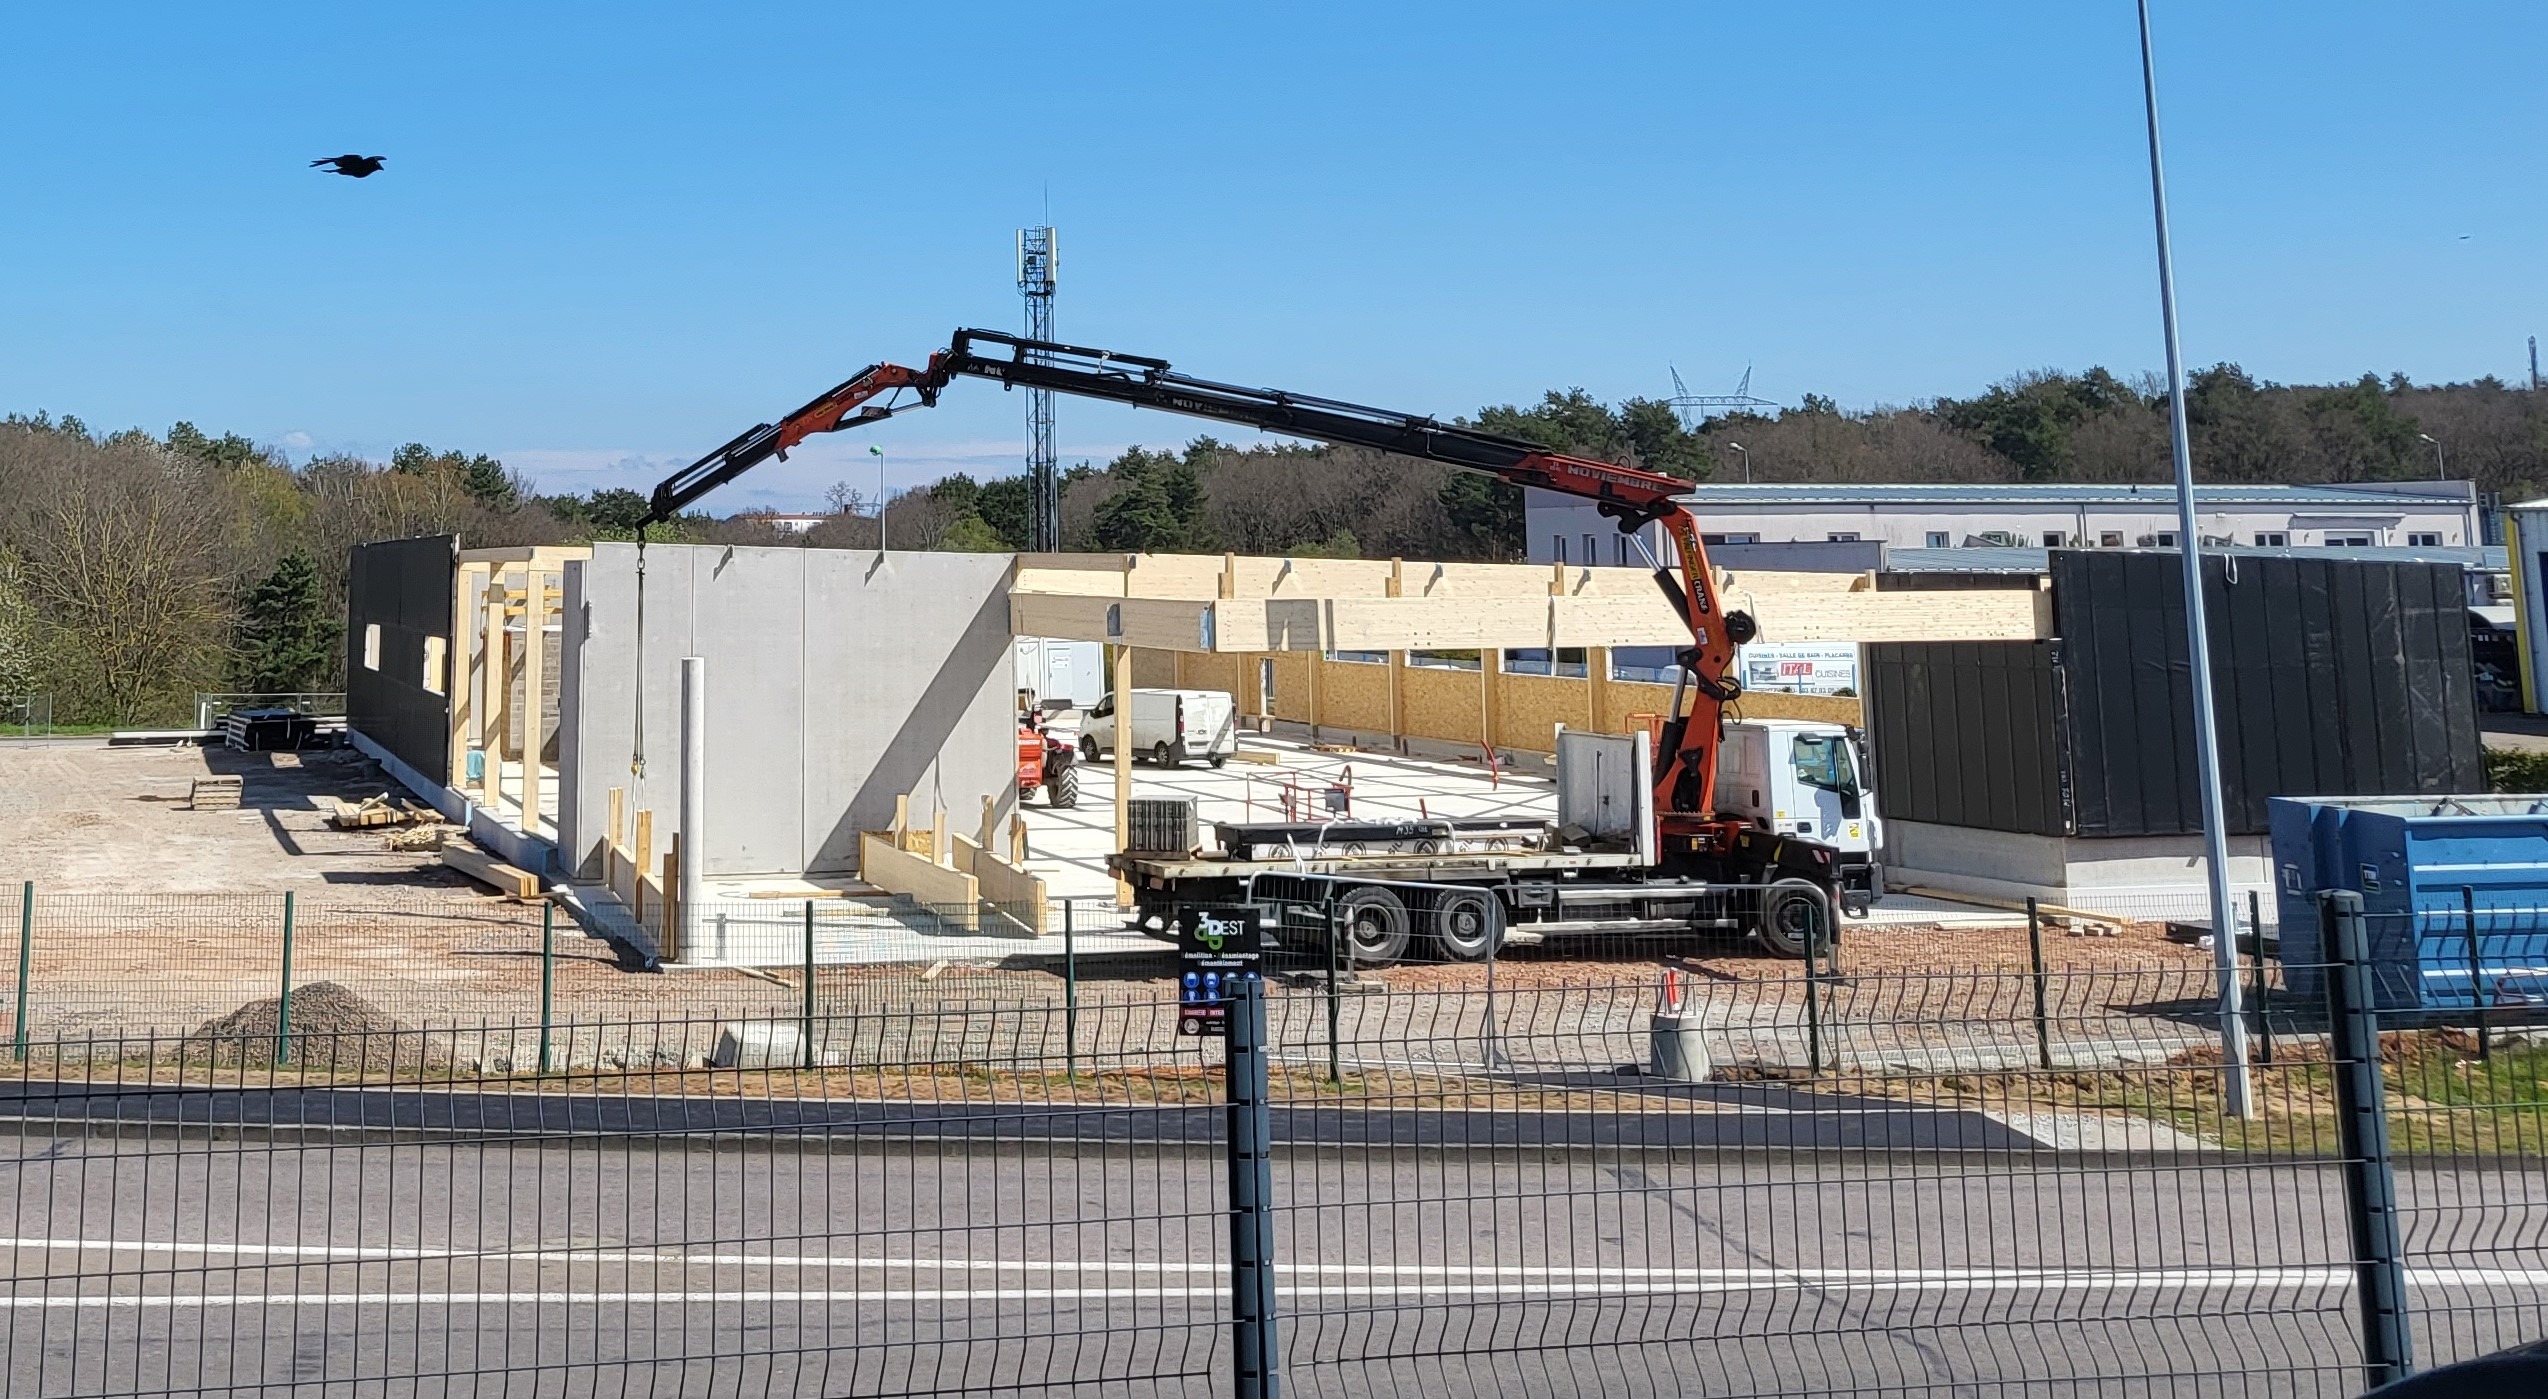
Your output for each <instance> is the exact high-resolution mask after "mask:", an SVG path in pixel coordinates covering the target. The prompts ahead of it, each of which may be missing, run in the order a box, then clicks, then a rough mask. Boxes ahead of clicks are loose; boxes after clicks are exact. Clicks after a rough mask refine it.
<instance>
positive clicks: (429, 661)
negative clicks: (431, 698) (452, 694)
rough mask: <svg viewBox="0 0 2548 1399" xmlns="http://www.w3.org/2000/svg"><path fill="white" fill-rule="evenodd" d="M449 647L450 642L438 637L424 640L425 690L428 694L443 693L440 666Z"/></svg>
mask: <svg viewBox="0 0 2548 1399" xmlns="http://www.w3.org/2000/svg"><path fill="white" fill-rule="evenodd" d="M450 645H451V643H450V642H448V641H445V640H443V639H442V638H441V637H438V636H429V637H426V638H425V689H426V691H427V692H428V693H431V694H437V695H439V694H442V693H444V688H443V679H442V665H443V658H444V656H445V655H446V654H447V653H448V651H449V648H450Z"/></svg>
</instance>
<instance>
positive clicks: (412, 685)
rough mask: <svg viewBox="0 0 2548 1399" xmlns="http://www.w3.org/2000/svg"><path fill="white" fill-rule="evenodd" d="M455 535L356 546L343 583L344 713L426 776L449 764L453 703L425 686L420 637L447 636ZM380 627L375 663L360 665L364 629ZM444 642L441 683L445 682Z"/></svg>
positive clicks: (442, 771) (457, 544) (457, 550)
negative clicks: (372, 666) (377, 663)
mask: <svg viewBox="0 0 2548 1399" xmlns="http://www.w3.org/2000/svg"><path fill="white" fill-rule="evenodd" d="M459 558H460V540H459V538H458V537H457V536H455V535H448V534H437V535H426V536H424V537H421V538H417V539H388V540H382V541H380V542H378V543H374V544H357V545H355V546H354V551H353V556H352V558H351V559H350V560H349V561H348V566H347V569H346V580H345V583H346V586H345V715H346V722H347V723H349V724H351V725H352V726H353V727H354V728H355V729H356V730H358V731H360V732H361V733H362V734H363V736H364V737H366V738H369V739H371V740H372V741H373V742H375V743H378V744H379V745H380V746H382V747H383V748H386V749H388V750H389V751H390V752H392V753H395V754H397V755H398V757H399V758H400V759H401V760H403V761H404V762H406V763H407V764H408V765H409V766H410V767H413V768H415V769H416V770H417V771H418V772H420V773H423V774H424V775H425V776H427V777H429V778H434V779H436V780H439V779H441V778H442V777H443V776H444V774H446V773H448V772H450V770H451V702H450V700H449V699H448V697H446V696H443V695H438V694H435V693H434V692H433V691H431V690H429V689H426V688H425V638H427V637H429V636H439V637H442V638H445V640H446V643H447V642H448V640H449V638H450V637H451V634H452V627H451V622H452V618H451V590H452V586H453V579H454V574H455V572H456V570H457V569H458V567H459ZM374 626H377V627H379V628H380V669H378V670H376V671H375V670H371V669H369V668H367V667H365V666H364V664H363V643H364V634H365V632H366V630H367V629H368V628H370V627H374ZM457 649H458V648H457V647H455V646H451V645H448V644H446V646H445V648H444V650H445V653H446V659H445V660H444V663H443V677H442V682H441V683H443V684H444V685H445V686H448V685H449V683H450V681H449V676H450V673H451V662H450V660H449V659H448V655H449V653H450V652H452V651H455V650H457Z"/></svg>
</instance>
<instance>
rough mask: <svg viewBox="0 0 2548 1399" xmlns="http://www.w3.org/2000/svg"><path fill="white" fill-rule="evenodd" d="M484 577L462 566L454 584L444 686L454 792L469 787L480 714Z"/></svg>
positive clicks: (479, 570) (483, 573) (482, 571)
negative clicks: (473, 729) (478, 635)
mask: <svg viewBox="0 0 2548 1399" xmlns="http://www.w3.org/2000/svg"><path fill="white" fill-rule="evenodd" d="M485 576H486V569H485V568H484V567H482V566H480V565H477V564H462V565H461V566H460V572H459V576H458V577H457V578H455V579H454V580H453V581H452V599H451V602H452V606H451V649H450V652H449V656H450V661H449V664H450V666H451V673H450V675H449V676H448V677H446V678H445V680H444V682H443V701H444V703H445V704H446V705H448V706H449V708H450V711H451V771H450V773H449V774H448V775H447V776H446V777H445V778H444V785H446V786H448V787H450V788H451V790H453V791H455V792H465V791H467V790H468V787H469V734H470V724H471V722H472V721H473V720H475V719H476V717H477V712H478V665H477V659H478V655H477V652H478V647H477V641H476V639H475V638H474V637H473V636H472V635H471V633H473V632H475V631H477V630H478V625H477V616H478V614H477V610H476V607H477V603H476V599H477V597H478V595H479V593H480V592H482V591H483V590H484V589H483V586H482V585H481V584H480V583H479V580H480V579H482V578H484V577H485Z"/></svg>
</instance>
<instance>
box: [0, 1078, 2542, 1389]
mask: <svg viewBox="0 0 2548 1399" xmlns="http://www.w3.org/2000/svg"><path fill="white" fill-rule="evenodd" d="M19 1126H20V1131H19V1133H18V1134H17V1135H16V1137H15V1139H14V1140H13V1141H10V1142H9V1143H8V1148H7V1149H6V1150H5V1153H4V1154H0V1191H5V1195H6V1198H7V1199H8V1200H10V1201H11V1204H10V1215H9V1218H8V1221H7V1227H6V1230H5V1233H6V1235H7V1238H6V1240H5V1246H6V1247H7V1248H8V1249H9V1250H10V1265H9V1277H10V1284H9V1287H8V1289H7V1292H6V1294H5V1306H0V1327H5V1328H6V1330H5V1337H6V1341H5V1356H6V1358H5V1362H0V1364H4V1365H5V1370H6V1380H5V1382H6V1387H7V1392H8V1393H9V1394H11V1395H19V1396H31V1395H63V1394H134V1393H153V1394H165V1393H247V1392H254V1393H301V1394H312V1395H315V1394H321V1393H325V1394H371V1393H381V1394H390V1393H395V1394H401V1395H404V1394H443V1393H455V1394H504V1395H532V1394H557V1395H570V1394H571V1395H583V1394H603V1395H620V1394H629V1395H650V1396H657V1395H660V1396H670V1395H690V1394H696V1395H736V1394H751V1395H757V1394H764V1393H767V1394H787V1395H817V1394H821V1395H845V1394H876V1393H980V1392H985V1391H993V1390H1002V1389H1013V1390H1024V1391H1027V1392H1063V1393H1067V1392H1079V1393H1088V1394H1099V1393H1103V1394H1152V1393H1177V1394H1196V1395H1204V1394H1216V1395H1217V1394H1222V1393H1226V1392H1227V1384H1226V1380H1225V1378H1224V1377H1223V1375H1222V1373H1221V1367H1222V1366H1223V1365H1224V1364H1226V1357H1227V1349H1226V1333H1227V1329H1228V1327H1227V1308H1226V1303H1225V1301H1224V1298H1225V1295H1226V1294H1225V1288H1224V1280H1225V1278H1226V1275H1227V1267H1228V1252H1227V1250H1228V1242H1227V1240H1228V1224H1227V1219H1226V1216H1225V1215H1224V1214H1223V1213H1222V1211H1223V1196H1222V1194H1221V1184H1220V1182H1221V1180H1222V1178H1223V1173H1224V1166H1223V1163H1222V1160H1221V1157H1220V1149H1219V1148H1218V1147H1217V1146H1214V1145H1211V1144H1209V1143H1207V1142H1195V1143H1191V1144H1179V1143H1177V1142H1176V1141H1175V1140H1174V1134H1170V1133H1165V1132H1158V1131H1152V1132H1143V1133H1134V1134H1131V1135H1128V1136H1126V1137H1125V1138H1123V1139H1121V1140H1115V1141H1102V1140H1078V1139H1069V1138H1067V1137H1065V1138H1063V1139H1055V1138H1053V1137H1049V1136H1048V1137H1044V1138H1036V1137H1032V1136H1024V1137H1004V1138H996V1139H995V1138H989V1137H982V1136H975V1135H964V1134H955V1135H949V1136H947V1137H945V1138H943V1139H940V1140H935V1141H932V1140H928V1139H925V1138H919V1139H915V1138H914V1137H912V1136H910V1135H908V1134H904V1135H902V1136H899V1137H898V1138H897V1139H895V1140H891V1141H862V1142H857V1143H855V1144H844V1143H842V1142H840V1141H838V1140H831V1139H828V1138H809V1137H802V1136H788V1135H779V1136H770V1135H766V1134H764V1133H760V1132H754V1131H750V1130H743V1131H736V1130H732V1129H731V1128H726V1129H722V1130H711V1131H703V1132H697V1133H696V1134H695V1135H690V1136H674V1137H668V1138H667V1137H656V1136H647V1135H639V1134H633V1133H621V1134H589V1135H576V1136H570V1137H567V1138H565V1139H563V1140H561V1139H559V1138H557V1137H553V1136H549V1137H543V1136H529V1137H516V1136H495V1135H491V1134H490V1135H484V1136H461V1137H444V1138H440V1139H414V1138H398V1137H391V1136H370V1137H357V1138H351V1139H349V1138H346V1137H343V1136H339V1135H335V1134H327V1133H313V1134H310V1135H309V1136H307V1137H306V1138H295V1137H294V1136H293V1135H292V1134H289V1133H284V1134H276V1133H273V1132H268V1131H251V1132H246V1133H241V1132H238V1131H235V1130H232V1131H220V1132H204V1131H188V1132H172V1131H169V1130H168V1129H166V1128H165V1127H160V1128H154V1129H150V1130H124V1129H120V1128H117V1129H98V1130H91V1129H77V1130H73V1129H67V1128H56V1127H54V1126H51V1125H48V1124H45V1123H41V1122H28V1121H22V1122H21V1123H20V1124H19ZM818 1141H819V1142H821V1143H822V1145H823V1147H824V1149H822V1150H819V1151H818V1150H814V1149H812V1147H813V1146H814V1145H815V1144H816V1143H817V1142H818ZM1275 1184H1276V1192H1277V1198H1278V1199H1279V1200H1280V1201H1282V1202H1283V1208H1282V1212H1281V1215H1280V1220H1279V1225H1278V1238H1279V1244H1280V1251H1281V1272H1280V1283H1281V1300H1282V1307H1283V1309H1284V1318H1283V1321H1282V1323H1281V1329H1282V1337H1283V1345H1284V1350H1285V1354H1286V1359H1287V1364H1288V1368H1287V1375H1286V1382H1287V1385H1288V1388H1289V1392H1290V1393H1292V1394H1295V1395H1300V1394H1321V1395H1324V1394H1336V1395H1349V1394H1350V1395H1366V1394H1410V1395H1413V1394H1422V1395H1426V1396H1428V1399H1431V1396H1442V1395H1449V1394H1470V1393H1480V1394H1534V1395H1538V1394H1546V1395H1564V1394H1597V1393H1598V1394H1626V1393H1633V1394H1712V1395H1719V1394H1721V1395H1732V1394H1827V1393H1839V1392H1853V1391H1854V1392H1861V1393H1869V1394H1874V1393H1883V1394H1922V1393H1928V1394H1977V1393H2003V1392H2016V1391H2032V1392H2042V1393H2061V1394H2077V1393H2091V1394H2117V1395H2122V1394H2188V1395H2192V1394H2206V1395H2209V1394H2219V1393H2225V1392H2234V1393H2241V1394H2253V1395H2264V1394H2292V1395H2342V1394H2350V1393H2352V1392H2354V1389H2353V1385H2352V1377H2351V1372H2350V1370H2349V1368H2348V1367H2349V1366H2350V1364H2351V1363H2352V1361H2353V1358H2354V1356H2355V1354H2356V1343H2355V1341H2354V1340H2353V1333H2352V1305H2353V1303H2352V1297H2353V1291H2352V1282H2351V1276H2350V1272H2349V1270H2348V1269H2347V1268H2346V1267H2345V1266H2344V1259H2345V1258H2346V1256H2347V1245H2346V1242H2345V1229H2344V1225H2343V1216H2342V1213H2341V1209H2340V1206H2339V1203H2338V1201H2339V1188H2340V1187H2339V1182H2338V1181H2337V1179H2336V1177H2335V1175H2334V1174H2333V1172H2332V1170H2331V1168H2328V1167H2325V1166H2321V1165H2305V1164H2294V1163H2288V1162H2279V1163H2255V1162H2248V1161H2231V1160H2219V1161H2213V1162H2203V1161H2190V1160H2188V1159H2187V1158H2185V1157H2183V1156H2182V1155H2176V1156H2167V1157H2150V1158H2146V1159H2136V1158H2130V1157H2119V1156H2108V1157H2101V1158H2081V1159H2075V1160H2064V1159H2062V1158H2056V1157H2052V1156H2049V1155H2046V1154H2042V1153H2006V1152H1969V1151H1941V1150H1925V1151H1924V1150H1917V1149H1900V1150H1820V1151H1803V1152H1780V1151H1761V1150H1757V1149H1750V1148H1742V1147H1736V1146H1713V1147H1711V1146H1692V1147H1685V1148H1680V1149H1660V1150H1659V1149H1628V1148H1619V1147H1609V1146H1582V1147H1568V1148H1549V1147H1495V1148H1476V1147H1450V1148H1444V1147H1429V1146H1405V1147H1386V1148H1373V1147H1365V1146H1355V1147H1336V1148H1317V1147H1310V1146H1302V1145H1294V1146H1292V1147H1289V1148H1286V1149H1285V1150H1283V1151H1282V1152H1280V1153H1279V1155H1278V1167H1277V1172H1276V1179H1275ZM2401 1188H2402V1190H2403V1191H2404V1193H2405V1195H2406V1197H2407V1200H2408V1204H2409V1207H2410V1208H2409V1215H2408V1218H2409V1223H2410V1229H2411V1232H2412V1235H2413V1237H2414V1239H2415V1242H2416V1243H2417V1245H2418V1247H2419V1249H2420V1250H2421V1253H2420V1254H2419V1258H2418V1261H2417V1267H2416V1270H2415V1272H2414V1274H2413V1275H2412V1280H2413V1282H2414V1285H2415V1287H2416V1289H2417V1297H2418V1302H2419V1305H2420V1307H2422V1308H2423V1309H2424V1310H2425V1311H2426V1313H2427V1316H2428V1325H2427V1329H2426V1334H2425V1337H2424V1338H2423V1344H2424V1347H2425V1349H2424V1355H2425V1357H2426V1358H2427V1359H2435V1358H2440V1357H2441V1356H2443V1355H2445V1354H2449V1353H2455V1352H2456V1353H2469V1352H2473V1351H2475V1350H2482V1349H2486V1348H2491V1347H2492V1346H2495V1345H2500V1344H2505V1343H2509V1342H2510V1341H2512V1340H2516V1339H2522V1338H2523V1336H2522V1334H2521V1333H2522V1329H2523V1328H2524V1327H2525V1326H2527V1327H2530V1328H2532V1329H2534V1330H2535V1329H2537V1328H2538V1327H2539V1325H2540V1323H2541V1320H2542V1318H2543V1317H2548V1252H2543V1249H2542V1236H2543V1234H2548V1201H2543V1200H2541V1199H2540V1198H2539V1197H2540V1196H2541V1195H2542V1193H2543V1187H2542V1185H2541V1184H2540V1182H2539V1180H2538V1178H2537V1176H2536V1173H2535V1172H2533V1173H2531V1174H2529V1175H2524V1174H2522V1173H2520V1172H2517V1171H2506V1172H2501V1173H2497V1172H2480V1171H2475V1170H2450V1171H2436V1172H2408V1173H2406V1174H2405V1175H2403V1176H2402V1178H2401ZM2224 1372H2228V1373H2224ZM2012 1386H2014V1388H2013V1389H2012Z"/></svg>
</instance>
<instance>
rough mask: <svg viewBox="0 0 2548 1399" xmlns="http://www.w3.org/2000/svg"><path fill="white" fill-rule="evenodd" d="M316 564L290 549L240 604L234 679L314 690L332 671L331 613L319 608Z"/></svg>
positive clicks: (259, 686)
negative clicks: (235, 675) (237, 674)
mask: <svg viewBox="0 0 2548 1399" xmlns="http://www.w3.org/2000/svg"><path fill="white" fill-rule="evenodd" d="M320 606H321V594H320V590H319V574H318V565H317V564H316V563H314V562H312V561H311V559H310V556H309V555H307V554H305V553H302V552H300V551H299V550H294V551H293V552H291V553H289V554H286V555H284V556H283V558H282V560H281V561H280V562H278V563H277V564H275V566H274V571H273V572H272V573H269V574H267V575H266V576H265V579H264V581H262V582H260V583H258V584H257V585H256V586H255V587H253V588H251V589H249V590H248V596H247V598H246V600H245V601H244V602H243V603H242V604H241V607H240V618H239V658H238V668H239V677H240V682H241V683H242V684H244V685H245V686H246V687H247V688H248V689H250V690H254V691H258V692H261V693H279V692H286V691H294V690H314V689H317V688H319V687H320V686H322V685H327V684H332V683H334V681H335V677H336V674H337V663H338V657H337V654H336V638H337V622H336V619H335V618H333V617H330V616H327V615H325V614H324V613H322V612H321V611H320Z"/></svg>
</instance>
